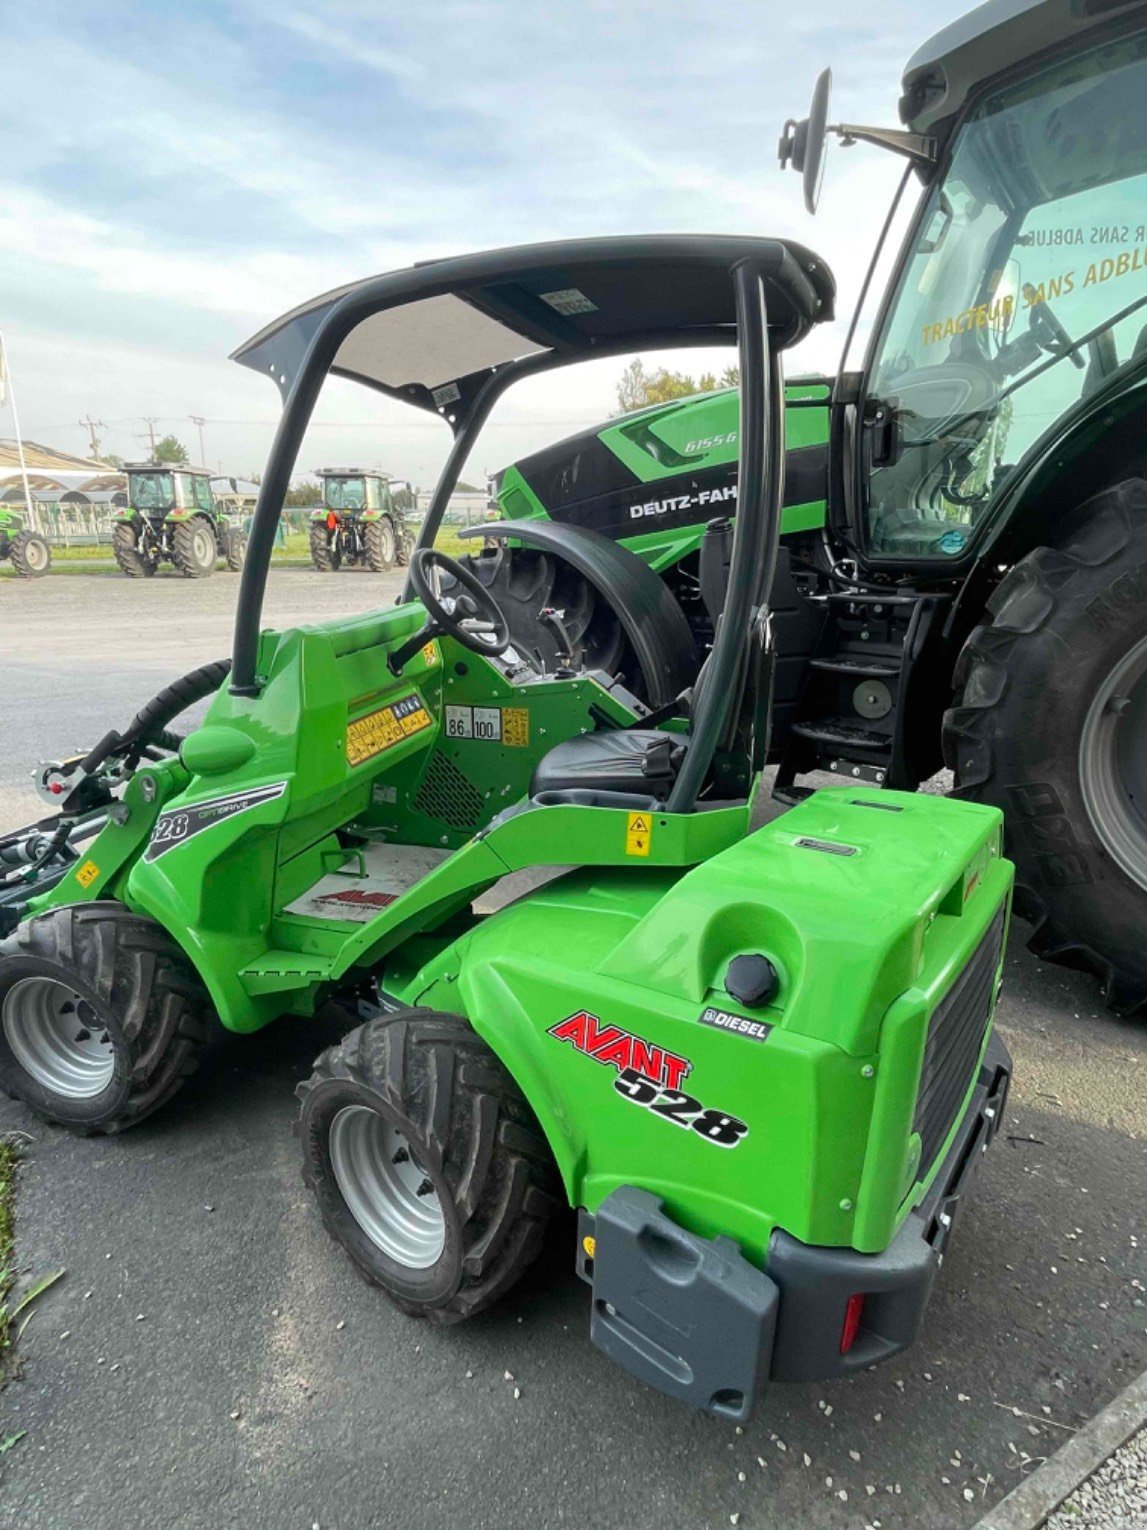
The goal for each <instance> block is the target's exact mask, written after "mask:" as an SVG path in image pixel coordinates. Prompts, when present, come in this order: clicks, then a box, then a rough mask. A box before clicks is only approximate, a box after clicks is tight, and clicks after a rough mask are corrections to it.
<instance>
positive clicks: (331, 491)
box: [323, 478, 366, 510]
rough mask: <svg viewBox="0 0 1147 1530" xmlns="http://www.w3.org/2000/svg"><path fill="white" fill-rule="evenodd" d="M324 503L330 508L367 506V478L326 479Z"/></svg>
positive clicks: (357, 508) (344, 508) (340, 508)
mask: <svg viewBox="0 0 1147 1530" xmlns="http://www.w3.org/2000/svg"><path fill="white" fill-rule="evenodd" d="M323 504H324V505H325V506H326V507H327V509H328V510H362V509H364V508H365V506H366V480H365V479H362V478H327V479H325V480H324V488H323Z"/></svg>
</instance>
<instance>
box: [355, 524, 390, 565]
mask: <svg viewBox="0 0 1147 1530" xmlns="http://www.w3.org/2000/svg"><path fill="white" fill-rule="evenodd" d="M362 543H363V550H364V552H365V553H366V566H367V568H369V569H370V570H371V572H372V573H374V574H385V573H386V572H387V571H388V570H390V569H392V568H393V567H394V561H395V558H396V556H397V552H398V547H397V543H396V541H395V537H394V527H393V526H392V525H391V524H390V522H389V521H388V520H385V519H384V520H381V521H371V522H369V524H368V525H366V526H364V527H363V528H362Z"/></svg>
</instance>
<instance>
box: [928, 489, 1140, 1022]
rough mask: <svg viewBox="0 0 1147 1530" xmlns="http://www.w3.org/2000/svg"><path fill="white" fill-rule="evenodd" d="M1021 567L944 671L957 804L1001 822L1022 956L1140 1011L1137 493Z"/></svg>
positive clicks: (1085, 519)
mask: <svg viewBox="0 0 1147 1530" xmlns="http://www.w3.org/2000/svg"><path fill="white" fill-rule="evenodd" d="M1071 522H1072V525H1073V526H1075V527H1076V530H1075V531H1074V532H1073V533H1072V535H1071V537H1070V539H1067V540H1065V541H1064V542H1063V543H1062V545H1060V546H1059V547H1039V548H1036V549H1035V550H1034V551H1033V552H1030V553H1028V555H1027V556H1026V557H1025V558H1023V559H1021V560H1020V562H1019V563H1017V564H1016V565H1015V567H1014V568H1013V569H1012V570H1011V571H1010V573H1009V574H1008V575H1007V576H1006V577H1005V578H1004V580H1003V581H1002V582H1001V584H1000V585H999V587H998V589H997V590H996V591H995V593H994V594H993V596H992V598H991V600H990V601H989V602H988V614H989V616H990V618H991V620H990V621H988V622H986V623H984V624H983V625H981V626H979V627H976V628H975V629H974V631H973V632H972V633H971V634H970V636H969V637H968V640H967V642H966V644H965V645H964V649H963V652H962V654H961V656H960V660H959V663H958V665H957V668H956V676H955V678H956V685H957V689H958V691H959V692H960V693H961V694H960V697H959V701H958V703H957V705H956V706H955V707H954V708H953V709H952V710H951V711H949V712H948V713H947V714H946V716H945V719H944V753H945V759H946V761H947V763H948V764H949V766H951V768H952V769H953V770H954V771H955V773H956V790H957V795H959V796H961V797H970V798H973V799H974V800H976V801H978V802H990V803H994V804H995V805H996V806H997V807H1000V808H1002V809H1003V810H1004V812H1005V814H1006V830H1007V842H1008V852H1009V854H1010V855H1011V856H1012V858H1013V859H1014V861H1015V862H1016V874H1017V883H1016V910H1017V912H1018V913H1019V914H1021V915H1022V916H1023V917H1024V918H1025V919H1027V920H1029V921H1030V922H1031V923H1032V924H1033V925H1034V926H1035V928H1034V932H1033V935H1032V937H1031V940H1030V945H1031V948H1032V950H1033V951H1035V953H1036V954H1037V955H1038V956H1041V957H1043V958H1044V959H1045V960H1047V961H1053V962H1059V963H1061V964H1062V965H1064V966H1068V967H1076V968H1080V969H1082V970H1085V971H1090V972H1093V973H1094V974H1095V975H1096V976H1097V977H1098V978H1099V980H1100V982H1101V984H1102V986H1103V991H1104V995H1105V997H1106V999H1107V1001H1108V1003H1109V1004H1110V1005H1111V1007H1112V1008H1113V1009H1115V1010H1116V1011H1117V1012H1119V1013H1128V1012H1130V1011H1131V1010H1134V1009H1136V1008H1138V1007H1139V1006H1140V1005H1142V1004H1143V1003H1144V1002H1147V942H1144V939H1143V931H1144V929H1147V482H1145V481H1144V480H1142V479H1131V480H1128V481H1127V482H1125V483H1122V484H1119V485H1117V486H1116V487H1115V488H1112V489H1108V490H1106V491H1104V492H1103V493H1102V494H1099V495H1097V496H1096V497H1095V498H1094V499H1092V500H1090V501H1089V502H1088V503H1087V504H1085V505H1083V506H1081V508H1080V509H1079V510H1078V511H1077V512H1076V514H1075V515H1073V516H1072V518H1071Z"/></svg>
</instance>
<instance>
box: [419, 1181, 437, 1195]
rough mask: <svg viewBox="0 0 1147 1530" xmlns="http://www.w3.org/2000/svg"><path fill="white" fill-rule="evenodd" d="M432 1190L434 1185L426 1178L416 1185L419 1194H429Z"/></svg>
mask: <svg viewBox="0 0 1147 1530" xmlns="http://www.w3.org/2000/svg"><path fill="white" fill-rule="evenodd" d="M433 1191H434V1186H433V1184H432V1183H431V1181H430V1180H428V1179H424V1180H423V1181H422V1183H421V1184H420V1185H419V1187H418V1194H419V1195H431V1194H433Z"/></svg>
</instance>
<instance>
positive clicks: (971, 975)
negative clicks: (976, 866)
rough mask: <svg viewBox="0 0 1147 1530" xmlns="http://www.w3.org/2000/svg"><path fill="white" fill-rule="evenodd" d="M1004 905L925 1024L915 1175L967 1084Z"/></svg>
mask: <svg viewBox="0 0 1147 1530" xmlns="http://www.w3.org/2000/svg"><path fill="white" fill-rule="evenodd" d="M1004 917H1005V909H1004V908H1001V909H1000V911H999V913H997V915H996V917H995V918H994V919H993V920H992V922H991V924H990V925H989V927H988V931H987V934H986V935H985V936H984V938H983V940H981V942H980V944H979V945H978V946H977V947H976V952H975V955H974V956H973V957H972V959H971V961H970V962H969V963H968V965H967V966H966V967H965V968H964V970H963V972H961V974H960V976H959V977H958V978H957V979H956V981H955V982H954V983H953V984H952V986H951V988H949V990H948V992H947V993H946V994H945V995H944V997H943V998H942V999H941V1000H940V1002H939V1004H937V1006H936V1008H935V1009H934V1010H933V1012H932V1018H931V1019H930V1020H929V1022H928V1040H927V1042H926V1044H925V1047H924V1065H923V1067H922V1068H921V1070H920V1093H919V1095H918V1096H917V1099H916V1116H915V1119H914V1120H913V1122H912V1130H913V1131H914V1132H919V1133H920V1173H921V1175H923V1174H925V1173H926V1172H927V1171H928V1169H930V1168H931V1167H932V1163H933V1160H934V1159H935V1157H936V1154H937V1153H938V1152H939V1151H940V1148H941V1147H942V1146H943V1143H944V1139H945V1137H947V1135H948V1133H949V1131H950V1130H951V1128H952V1123H953V1121H954V1120H955V1117H956V1112H957V1110H958V1109H959V1108H960V1104H961V1102H962V1100H963V1098H964V1096H965V1094H966V1093H967V1091H968V1086H969V1084H970V1083H971V1082H972V1070H973V1069H974V1068H975V1066H976V1059H977V1058H978V1057H979V1055H980V1047H981V1045H982V1043H983V1040H984V1032H985V1030H986V1029H987V1025H988V1016H989V1014H990V1012H991V1007H992V989H993V985H994V983H995V978H996V968H997V966H998V965H999V960H1000V943H1001V941H1002V940H1003V934H1004Z"/></svg>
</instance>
